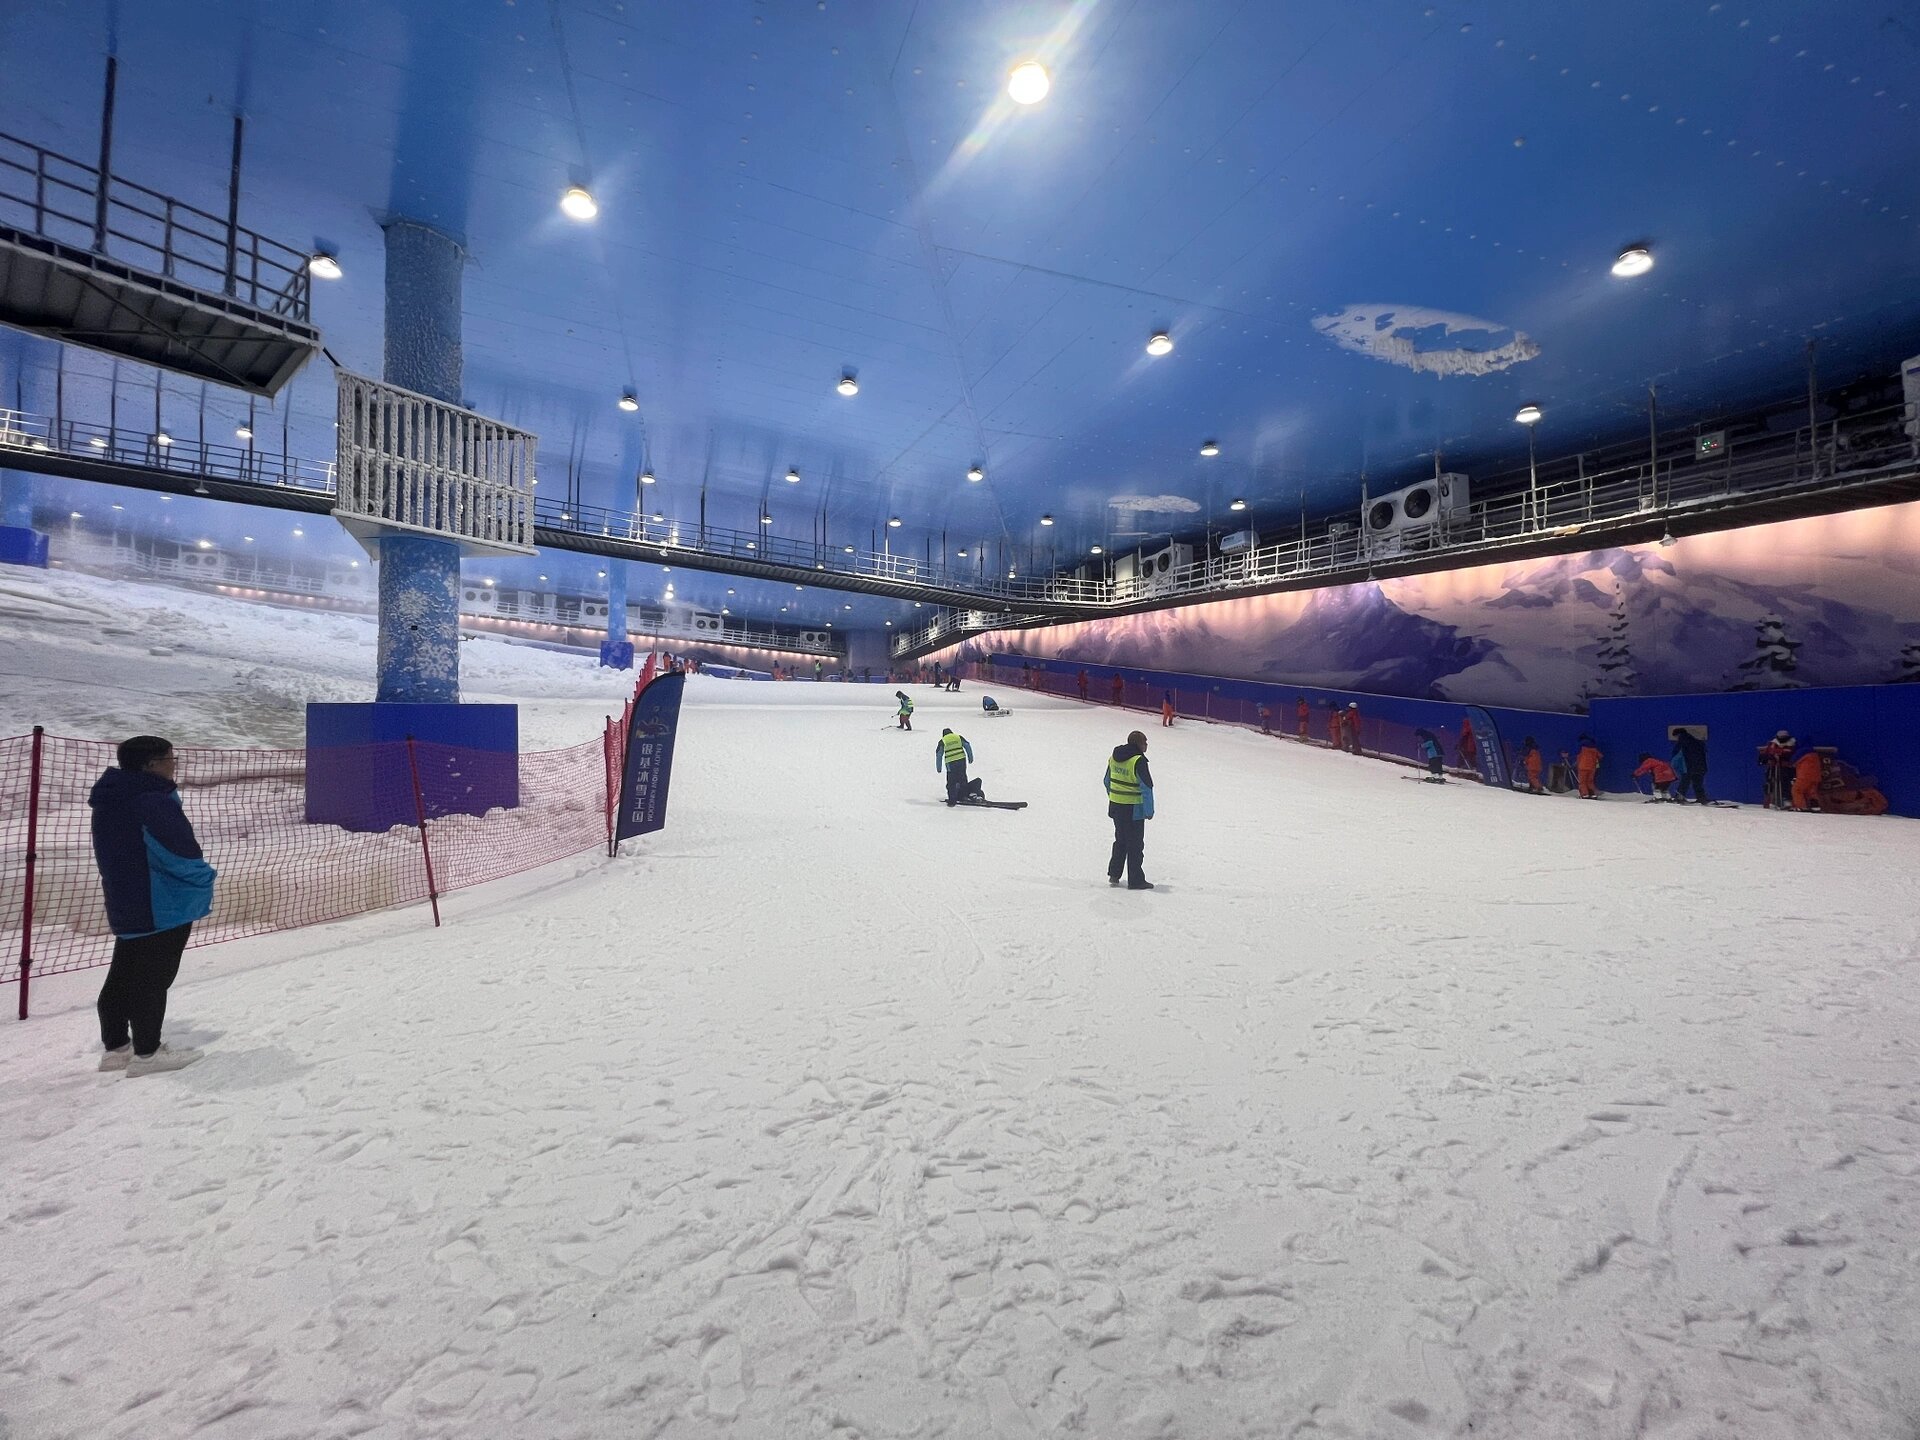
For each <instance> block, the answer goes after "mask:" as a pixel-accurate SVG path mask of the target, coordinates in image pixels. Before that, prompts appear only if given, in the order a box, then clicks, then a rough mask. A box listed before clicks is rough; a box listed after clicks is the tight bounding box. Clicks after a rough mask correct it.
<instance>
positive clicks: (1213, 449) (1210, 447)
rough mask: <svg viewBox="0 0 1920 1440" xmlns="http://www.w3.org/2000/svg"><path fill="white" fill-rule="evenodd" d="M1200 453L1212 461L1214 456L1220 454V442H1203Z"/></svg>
mask: <svg viewBox="0 0 1920 1440" xmlns="http://www.w3.org/2000/svg"><path fill="white" fill-rule="evenodd" d="M1200 453H1201V454H1202V455H1204V456H1206V457H1207V459H1209V460H1211V459H1212V458H1213V457H1214V456H1216V455H1218V454H1219V453H1220V442H1219V441H1218V440H1206V441H1202V442H1201V445H1200Z"/></svg>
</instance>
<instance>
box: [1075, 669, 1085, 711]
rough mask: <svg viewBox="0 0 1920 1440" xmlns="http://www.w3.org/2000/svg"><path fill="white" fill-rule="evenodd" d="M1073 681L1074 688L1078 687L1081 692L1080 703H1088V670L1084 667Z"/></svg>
mask: <svg viewBox="0 0 1920 1440" xmlns="http://www.w3.org/2000/svg"><path fill="white" fill-rule="evenodd" d="M1073 683H1074V688H1076V689H1077V690H1079V692H1080V703H1081V704H1082V705H1084V704H1086V703H1087V672H1086V670H1085V669H1084V668H1083V669H1082V670H1081V671H1080V674H1079V675H1078V676H1077V677H1075V679H1074V682H1073Z"/></svg>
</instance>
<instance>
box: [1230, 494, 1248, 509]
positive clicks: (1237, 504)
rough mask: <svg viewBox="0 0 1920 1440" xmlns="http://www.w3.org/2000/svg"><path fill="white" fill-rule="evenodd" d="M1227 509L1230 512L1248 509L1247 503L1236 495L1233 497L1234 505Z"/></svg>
mask: <svg viewBox="0 0 1920 1440" xmlns="http://www.w3.org/2000/svg"><path fill="white" fill-rule="evenodd" d="M1227 508H1228V509H1229V510H1244V509H1246V508H1247V502H1246V501H1244V500H1242V499H1241V498H1240V497H1239V496H1238V495H1236V496H1234V497H1233V503H1232V504H1231V505H1229V506H1227Z"/></svg>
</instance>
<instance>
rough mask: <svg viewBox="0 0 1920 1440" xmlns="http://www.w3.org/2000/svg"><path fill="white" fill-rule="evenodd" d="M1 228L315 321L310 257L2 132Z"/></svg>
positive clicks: (230, 221)
mask: <svg viewBox="0 0 1920 1440" xmlns="http://www.w3.org/2000/svg"><path fill="white" fill-rule="evenodd" d="M0 225H10V226H12V227H14V228H15V229H18V230H23V231H26V232H27V233H29V234H32V235H37V236H39V237H41V238H43V239H46V240H51V241H54V242H57V243H59V244H62V245H65V246H67V247H69V248H70V249H75V250H84V251H88V252H90V253H92V254H95V255H103V256H107V257H109V258H111V259H114V260H118V261H120V262H121V263H123V264H126V265H131V266H133V267H134V268H135V269H138V270H144V271H145V272H147V273H148V274H149V275H158V276H161V277H163V278H165V279H168V280H177V281H179V282H180V283H181V284H183V285H191V286H193V287H194V288H195V289H198V290H204V291H208V292H211V293H213V294H216V295H227V296H231V297H232V298H233V299H235V300H238V301H240V302H242V303H243V304H246V305H250V306H252V307H254V308H255V309H256V310H263V311H265V312H267V313H268V314H272V315H279V316H284V317H287V318H288V319H292V320H298V321H301V322H303V323H304V322H306V321H308V320H310V319H311V318H312V315H311V312H312V305H311V299H312V296H311V286H312V283H313V282H312V279H311V277H310V276H309V275H308V272H307V255H306V253H305V252H304V251H301V250H296V249H294V248H293V247H292V246H290V245H283V244H281V243H280V242H279V241H278V240H272V239H269V238H268V237H266V236H265V235H261V234H260V233H258V232H257V231H253V230H249V229H247V228H246V227H245V226H244V225H240V224H237V223H235V222H233V221H232V220H231V219H228V218H223V217H221V216H218V215H214V214H212V213H210V212H208V211H206V210H202V209H199V208H198V207H197V206H193V205H188V204H186V203H184V202H182V201H179V200H175V199H174V198H173V197H172V196H170V195H162V194H161V193H160V192H159V191H157V190H149V189H147V187H146V186H144V185H136V184H134V183H133V182H132V181H131V180H124V179H121V178H120V177H119V176H117V175H108V176H105V177H104V178H103V177H102V176H101V174H100V171H99V169H98V168H97V167H95V166H92V165H88V164H86V163H85V162H84V161H80V160H75V159H73V158H72V157H71V156H68V155H62V154H60V153H59V152H58V151H54V150H49V149H47V148H46V147H45V146H42V145H35V144H33V143H31V142H30V141H26V140H22V139H19V138H18V137H17V136H13V135H5V134H0Z"/></svg>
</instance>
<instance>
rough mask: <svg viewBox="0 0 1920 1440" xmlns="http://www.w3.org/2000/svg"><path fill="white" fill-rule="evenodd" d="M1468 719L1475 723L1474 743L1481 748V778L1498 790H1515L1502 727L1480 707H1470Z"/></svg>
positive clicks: (1468, 707)
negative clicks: (1502, 735) (1501, 734)
mask: <svg viewBox="0 0 1920 1440" xmlns="http://www.w3.org/2000/svg"><path fill="white" fill-rule="evenodd" d="M1466 709H1467V718H1468V719H1469V720H1471V721H1473V737H1474V742H1475V743H1476V744H1477V745H1478V746H1479V747H1480V754H1479V756H1478V759H1479V762H1480V774H1481V777H1482V778H1483V779H1484V780H1485V781H1486V782H1487V784H1489V785H1491V786H1493V788H1494V789H1496V790H1511V789H1512V788H1513V773H1512V771H1511V770H1509V769H1508V768H1507V749H1506V746H1504V745H1502V744H1501V743H1500V727H1499V726H1498V725H1496V724H1494V723H1493V716H1491V715H1489V714H1488V713H1487V712H1486V711H1484V710H1482V709H1481V708H1480V707H1479V706H1478V705H1469V706H1467V707H1466Z"/></svg>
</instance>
